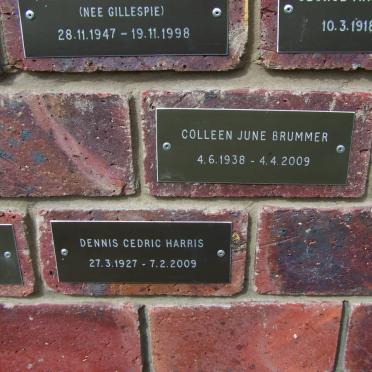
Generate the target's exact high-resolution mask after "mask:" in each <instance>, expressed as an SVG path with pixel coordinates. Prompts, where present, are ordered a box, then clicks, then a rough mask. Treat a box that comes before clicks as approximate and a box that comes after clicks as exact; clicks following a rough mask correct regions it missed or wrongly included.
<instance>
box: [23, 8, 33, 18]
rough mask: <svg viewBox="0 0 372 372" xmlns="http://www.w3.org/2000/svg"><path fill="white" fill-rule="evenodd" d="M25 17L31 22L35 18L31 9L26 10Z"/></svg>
mask: <svg viewBox="0 0 372 372" xmlns="http://www.w3.org/2000/svg"><path fill="white" fill-rule="evenodd" d="M25 16H26V18H27V19H29V20H32V19H34V18H35V12H34V11H33V10H31V9H28V10H26V12H25Z"/></svg>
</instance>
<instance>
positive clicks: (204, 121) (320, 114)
mask: <svg viewBox="0 0 372 372" xmlns="http://www.w3.org/2000/svg"><path fill="white" fill-rule="evenodd" d="M156 115H157V128H156V129H157V180H158V182H190V183H238V184H239V183H240V184H312V185H344V184H346V181H347V175H348V164H349V153H350V148H351V139H352V131H353V125H354V116H355V114H354V113H352V112H334V111H333V112H329V111H326V112H325V111H270V110H266V111H264V110H262V111H260V110H226V109H177V108H175V109H168V108H160V109H157V113H156Z"/></svg>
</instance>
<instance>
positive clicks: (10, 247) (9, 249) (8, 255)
mask: <svg viewBox="0 0 372 372" xmlns="http://www.w3.org/2000/svg"><path fill="white" fill-rule="evenodd" d="M0 284H5V285H9V284H23V280H22V273H21V269H20V267H19V261H18V255H17V249H16V243H15V238H14V231H13V226H12V225H7V224H3V225H0Z"/></svg>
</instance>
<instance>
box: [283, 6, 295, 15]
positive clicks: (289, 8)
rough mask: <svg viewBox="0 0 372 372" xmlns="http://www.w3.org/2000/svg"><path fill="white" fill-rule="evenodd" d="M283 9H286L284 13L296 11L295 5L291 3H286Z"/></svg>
mask: <svg viewBox="0 0 372 372" xmlns="http://www.w3.org/2000/svg"><path fill="white" fill-rule="evenodd" d="M283 9H284V13H285V14H291V13H293V11H294V7H293V5H291V4H286V5H284V8H283Z"/></svg>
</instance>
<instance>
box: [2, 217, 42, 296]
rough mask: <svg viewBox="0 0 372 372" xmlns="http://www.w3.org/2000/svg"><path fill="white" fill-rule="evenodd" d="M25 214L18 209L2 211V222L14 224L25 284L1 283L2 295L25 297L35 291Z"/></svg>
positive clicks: (19, 260)
mask: <svg viewBox="0 0 372 372" xmlns="http://www.w3.org/2000/svg"><path fill="white" fill-rule="evenodd" d="M25 218H26V216H25V214H24V213H22V212H19V211H16V210H3V211H1V212H0V224H11V225H13V231H14V238H15V244H16V249H17V255H18V262H19V265H20V269H21V272H22V280H23V284H15V285H14V284H12V285H8V284H0V296H6V297H25V296H28V295H30V294H32V293H33V292H34V284H35V277H34V271H33V267H32V260H31V256H30V251H29V247H28V244H27V239H26V225H25Z"/></svg>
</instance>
